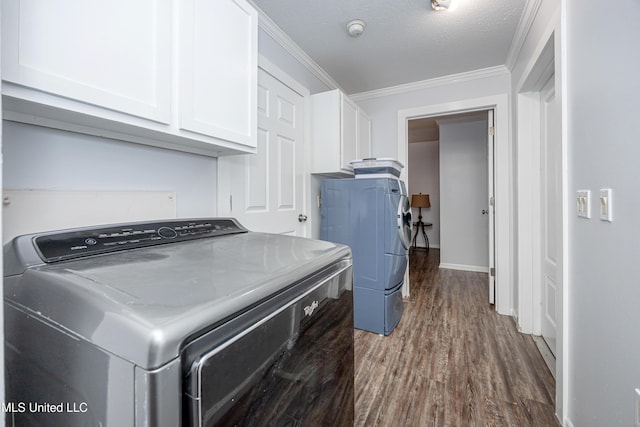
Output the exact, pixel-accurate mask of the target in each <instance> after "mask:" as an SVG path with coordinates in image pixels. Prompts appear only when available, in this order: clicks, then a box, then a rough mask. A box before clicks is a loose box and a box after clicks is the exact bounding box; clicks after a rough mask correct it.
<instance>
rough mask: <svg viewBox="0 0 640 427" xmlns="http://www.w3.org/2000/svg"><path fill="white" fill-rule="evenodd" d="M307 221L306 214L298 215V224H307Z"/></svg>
mask: <svg viewBox="0 0 640 427" xmlns="http://www.w3.org/2000/svg"><path fill="white" fill-rule="evenodd" d="M306 220H307V216H306V215H304V214H300V215H298V222H305V221H306Z"/></svg>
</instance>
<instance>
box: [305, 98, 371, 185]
mask: <svg viewBox="0 0 640 427" xmlns="http://www.w3.org/2000/svg"><path fill="white" fill-rule="evenodd" d="M311 147H312V153H311V154H312V159H311V173H315V174H321V175H335V176H345V175H353V167H352V166H351V164H350V162H351V161H352V160H357V159H362V158H367V157H369V156H371V120H370V119H369V117H368V116H367V114H366V113H365V112H364V111H363V110H362V109H361V108H360V107H358V105H357V104H356V103H355V102H353V101H352V100H351V99H349V97H348V96H347V95H345V94H344V93H342V92H341V91H340V90H338V89H335V90H331V91H328V92H321V93H316V94H314V95H311Z"/></svg>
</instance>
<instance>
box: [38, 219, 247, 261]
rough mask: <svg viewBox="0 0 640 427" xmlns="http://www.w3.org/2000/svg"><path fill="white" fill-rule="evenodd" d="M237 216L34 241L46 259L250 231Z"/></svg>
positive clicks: (108, 229)
mask: <svg viewBox="0 0 640 427" xmlns="http://www.w3.org/2000/svg"><path fill="white" fill-rule="evenodd" d="M246 232H247V229H246V228H244V227H243V226H242V225H240V223H239V222H238V221H236V220H235V219H233V218H209V219H192V220H174V221H154V222H145V223H131V224H119V225H113V226H100V227H96V228H82V229H74V230H65V231H60V232H54V233H51V234H41V235H38V236H36V237H35V238H34V244H35V246H36V249H37V250H38V253H39V255H40V257H41V258H42V259H43V261H45V262H56V261H63V260H67V259H72V258H79V257H84V256H90V255H97V254H104V253H109V252H116V251H121V250H126V249H132V248H140V247H144V246H152V245H160V244H165V243H171V242H181V241H185V240H193V239H202V238H207V237H217V236H224V235H227V234H236V233H246Z"/></svg>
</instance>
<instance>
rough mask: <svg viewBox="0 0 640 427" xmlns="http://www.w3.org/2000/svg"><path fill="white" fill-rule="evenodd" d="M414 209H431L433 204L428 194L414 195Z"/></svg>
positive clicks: (412, 203)
mask: <svg viewBox="0 0 640 427" xmlns="http://www.w3.org/2000/svg"><path fill="white" fill-rule="evenodd" d="M411 207H412V208H430V207H431V202H430V201H429V195H428V194H422V193H420V194H414V195H412V196H411Z"/></svg>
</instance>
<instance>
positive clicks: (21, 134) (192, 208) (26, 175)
mask: <svg viewBox="0 0 640 427" xmlns="http://www.w3.org/2000/svg"><path fill="white" fill-rule="evenodd" d="M3 131H4V132H3V133H4V138H3V155H4V165H3V166H4V167H3V181H4V182H3V184H4V188H8V189H51V190H122V191H134V190H145V191H154V190H157V191H175V192H176V203H177V215H178V217H182V218H186V217H198V216H213V215H215V214H216V166H217V164H216V163H217V160H216V159H214V158H210V157H205V156H199V155H195V154H189V153H182V152H177V151H170V150H165V149H162V148H156V147H149V146H145V145H140V144H132V143H128V142H121V141H116V140H111V139H106V138H99V137H94V136H88V135H82V134H77V133H72V132H65V131H60V130H56V129H49V128H44V127H39V126H33V125H26V124H22V123H15V122H9V121H4V122H3Z"/></svg>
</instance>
